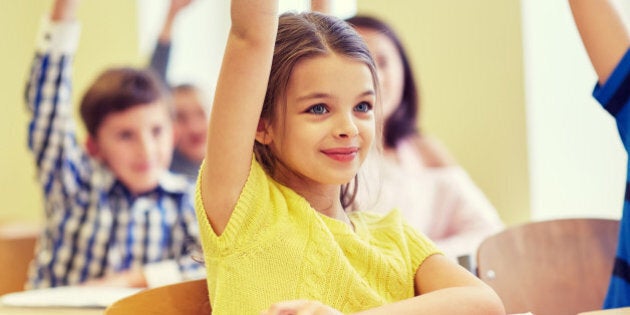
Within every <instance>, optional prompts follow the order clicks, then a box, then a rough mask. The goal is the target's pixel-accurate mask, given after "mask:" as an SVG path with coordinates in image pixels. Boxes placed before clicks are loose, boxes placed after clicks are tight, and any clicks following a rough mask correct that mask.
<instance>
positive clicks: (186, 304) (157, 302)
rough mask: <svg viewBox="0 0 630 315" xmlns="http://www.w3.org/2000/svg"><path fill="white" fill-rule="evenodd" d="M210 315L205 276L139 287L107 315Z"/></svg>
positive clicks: (112, 307)
mask: <svg viewBox="0 0 630 315" xmlns="http://www.w3.org/2000/svg"><path fill="white" fill-rule="evenodd" d="M128 314H153V315H160V314H164V315H178V314H182V315H183V314H189V315H207V314H212V309H211V307H210V301H209V300H208V287H207V284H206V280H205V279H202V280H194V281H187V282H181V283H176V284H171V285H167V286H163V287H157V288H152V289H147V290H143V291H140V292H138V293H136V294H134V295H131V296H129V297H126V298H124V299H121V300H119V301H117V302H115V303H114V304H112V305H110V306H109V307H108V308H107V309H106V310H105V315H128Z"/></svg>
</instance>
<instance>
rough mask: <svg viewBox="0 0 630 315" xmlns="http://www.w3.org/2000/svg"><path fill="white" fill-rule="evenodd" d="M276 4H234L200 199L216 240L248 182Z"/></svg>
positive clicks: (265, 0) (252, 0)
mask: <svg viewBox="0 0 630 315" xmlns="http://www.w3.org/2000/svg"><path fill="white" fill-rule="evenodd" d="M277 1H278V0H232V3H231V18H232V26H231V29H230V33H229V36H228V40H227V45H226V48H225V54H224V56H223V62H222V65H221V71H220V74H219V79H218V81H217V87H216V90H215V97H214V104H213V106H212V113H211V116H210V125H209V130H208V145H207V152H206V159H205V163H204V167H203V169H202V170H201V197H202V199H203V205H204V208H205V210H206V215H207V216H208V219H209V220H210V224H211V225H212V228H213V229H214V231H215V233H216V234H217V235H219V234H221V233H222V232H223V230H224V229H225V226H226V225H227V222H228V220H229V219H230V216H231V215H232V210H233V208H234V205H235V204H236V201H237V199H238V196H239V194H240V192H241V190H242V188H243V186H244V184H245V181H246V180H247V176H248V175H249V170H250V166H251V159H252V155H253V145H254V139H255V136H256V128H257V125H258V120H259V117H260V112H261V110H262V105H263V101H264V98H265V91H266V88H267V82H268V79H269V72H270V69H271V60H272V57H273V49H274V44H275V39H276V32H277V29H278V16H277V11H278V4H277Z"/></svg>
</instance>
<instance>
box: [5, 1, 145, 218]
mask: <svg viewBox="0 0 630 315" xmlns="http://www.w3.org/2000/svg"><path fill="white" fill-rule="evenodd" d="M135 3H136V2H135V1H130V0H107V1H83V3H82V4H81V7H80V10H79V19H80V21H81V22H82V25H83V31H82V37H81V43H80V45H79V53H78V55H77V57H76V63H75V68H74V72H73V73H74V74H75V78H76V82H77V84H76V85H75V88H74V93H73V95H74V96H75V103H77V102H76V101H77V97H78V96H79V95H80V94H81V93H82V92H83V91H84V90H85V88H86V85H87V84H89V83H90V82H91V80H92V79H93V78H94V77H95V75H96V74H97V73H98V72H99V71H100V70H102V69H103V68H104V67H106V66H108V65H111V64H123V63H127V64H128V63H132V64H138V62H139V61H140V60H141V58H139V56H138V53H137V51H138V50H137V34H136V7H135ZM51 6H52V1H51V0H45V1H44V0H25V1H0V32H1V34H2V35H1V36H0V38H2V44H3V47H4V49H2V58H0V69H2V74H0V86H1V87H2V94H1V95H2V96H1V97H2V101H1V103H2V107H3V110H2V115H0V148H1V152H2V157H0V196H1V198H2V207H1V208H0V222H4V221H11V220H30V221H35V220H40V219H41V218H42V213H43V208H42V201H41V193H40V191H39V187H38V186H37V185H36V182H35V168H34V167H33V165H34V162H33V158H32V157H31V155H30V154H29V152H28V150H27V145H26V130H27V124H28V114H27V111H26V109H25V105H24V100H23V97H22V94H23V90H24V80H25V77H26V74H27V72H28V68H29V65H30V61H31V58H32V56H33V49H34V44H33V43H34V42H35V34H36V32H37V29H38V26H39V22H40V20H41V17H42V16H43V14H44V13H45V12H48V10H49V8H51ZM80 128H81V129H80V131H81V135H83V130H82V126H81V127H80ZM80 139H81V140H82V139H84V138H83V137H82V136H81V137H80Z"/></svg>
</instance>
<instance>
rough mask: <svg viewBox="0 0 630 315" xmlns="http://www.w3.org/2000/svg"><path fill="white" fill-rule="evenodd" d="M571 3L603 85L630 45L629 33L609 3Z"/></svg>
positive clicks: (576, 0)
mask: <svg viewBox="0 0 630 315" xmlns="http://www.w3.org/2000/svg"><path fill="white" fill-rule="evenodd" d="M569 4H570V5H571V11H572V12H573V18H574V19H575V24H576V26H577V28H578V31H579V33H580V36H581V37H582V41H583V42H584V47H585V48H586V51H587V53H588V56H589V58H590V59H591V63H592V64H593V67H594V68H595V72H596V73H597V77H598V78H599V83H600V84H603V83H604V82H606V80H607V79H608V77H609V76H610V74H611V73H612V71H613V69H614V68H615V66H616V65H617V63H618V62H619V60H621V57H622V56H623V55H624V53H625V52H626V50H628V46H630V36H629V35H628V31H627V30H626V28H625V27H624V25H623V22H622V20H621V17H620V16H619V15H618V13H617V11H616V10H615V8H614V7H613V5H612V4H611V3H610V1H609V0H569Z"/></svg>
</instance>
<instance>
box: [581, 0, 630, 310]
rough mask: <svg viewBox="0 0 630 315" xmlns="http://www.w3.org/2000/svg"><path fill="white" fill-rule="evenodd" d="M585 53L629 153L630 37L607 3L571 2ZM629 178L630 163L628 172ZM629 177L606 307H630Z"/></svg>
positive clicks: (597, 90) (599, 97)
mask: <svg viewBox="0 0 630 315" xmlns="http://www.w3.org/2000/svg"><path fill="white" fill-rule="evenodd" d="M569 4H570V5H571V11H572V12H573V17H574V19H575V24H576V25H577V28H578V31H579V33H580V36H581V37H582V41H583V42H584V47H585V48H586V52H587V53H588V56H589V58H590V60H591V63H592V64H593V67H594V68H595V72H596V73H597V77H598V82H597V84H596V86H595V89H594V91H593V97H595V99H597V101H598V102H599V103H600V104H602V106H603V108H604V109H605V110H606V111H607V112H608V113H610V114H611V115H612V116H613V117H614V118H615V122H616V123H617V129H618V131H619V135H620V137H621V141H622V143H623V146H624V148H625V149H626V152H630V49H629V48H630V35H629V34H628V31H627V29H626V27H625V25H624V24H623V21H622V19H621V18H620V16H619V15H618V13H617V12H616V10H615V8H614V6H613V5H612V4H611V3H610V2H609V1H607V0H601V1H593V0H570V1H569ZM627 174H628V176H630V164H629V166H628V170H627ZM629 198H630V178H629V179H628V180H627V184H626V193H625V200H624V203H623V213H622V217H621V223H620V226H619V243H618V245H617V257H616V258H615V264H614V269H613V272H612V276H611V280H610V285H609V287H608V293H607V295H606V299H605V301H604V308H618V307H626V306H630V199H629Z"/></svg>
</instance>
